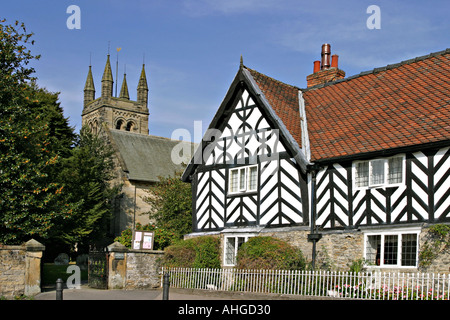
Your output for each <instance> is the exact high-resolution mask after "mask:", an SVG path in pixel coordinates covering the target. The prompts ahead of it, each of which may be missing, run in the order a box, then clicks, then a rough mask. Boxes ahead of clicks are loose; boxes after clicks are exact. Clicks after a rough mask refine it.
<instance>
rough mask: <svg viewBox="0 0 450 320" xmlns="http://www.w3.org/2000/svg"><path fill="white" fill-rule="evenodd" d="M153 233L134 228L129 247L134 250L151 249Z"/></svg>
mask: <svg viewBox="0 0 450 320" xmlns="http://www.w3.org/2000/svg"><path fill="white" fill-rule="evenodd" d="M154 235H155V234H154V232H153V231H140V230H134V231H133V240H132V242H131V247H132V248H133V249H135V250H153V242H154Z"/></svg>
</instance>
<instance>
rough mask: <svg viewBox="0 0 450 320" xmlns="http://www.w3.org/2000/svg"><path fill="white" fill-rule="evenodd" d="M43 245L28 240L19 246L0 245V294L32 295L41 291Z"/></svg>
mask: <svg viewBox="0 0 450 320" xmlns="http://www.w3.org/2000/svg"><path fill="white" fill-rule="evenodd" d="M44 250H45V246H43V245H42V244H40V243H39V242H37V241H35V240H30V241H28V242H27V243H25V244H24V245H21V246H4V245H0V296H4V297H5V298H7V299H11V298H14V297H15V296H21V295H27V296H32V295H35V294H38V293H39V292H41V258H42V253H43V251H44Z"/></svg>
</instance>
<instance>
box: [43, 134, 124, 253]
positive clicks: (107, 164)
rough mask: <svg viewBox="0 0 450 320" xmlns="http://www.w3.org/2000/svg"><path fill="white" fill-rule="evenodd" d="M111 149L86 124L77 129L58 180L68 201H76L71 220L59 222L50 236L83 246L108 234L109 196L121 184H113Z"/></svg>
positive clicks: (110, 196) (111, 197)
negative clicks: (58, 226) (71, 147)
mask: <svg viewBox="0 0 450 320" xmlns="http://www.w3.org/2000/svg"><path fill="white" fill-rule="evenodd" d="M112 155H113V150H112V148H111V146H110V145H108V144H107V143H106V141H105V140H104V139H103V138H102V136H101V135H97V134H93V133H92V132H91V131H90V130H89V129H88V128H87V127H83V128H82V129H81V131H80V136H79V141H78V142H77V144H76V145H75V147H74V148H73V149H72V150H71V156H70V157H68V158H66V159H63V160H62V170H61V172H60V174H59V178H58V179H59V182H60V183H62V184H63V185H64V189H65V195H66V197H67V201H68V202H69V203H76V210H75V211H74V212H73V214H72V216H71V218H70V219H68V220H66V221H64V222H62V224H61V226H60V228H59V230H58V232H55V233H53V235H52V237H53V238H55V239H59V240H62V241H63V242H65V243H68V244H75V243H77V244H78V245H79V246H83V245H84V246H86V245H87V244H89V243H90V242H95V241H99V240H101V239H104V238H105V237H106V236H107V235H108V231H109V220H110V218H111V212H112V201H111V200H112V199H113V198H114V197H115V196H117V195H118V193H119V190H120V186H118V185H112V183H111V180H112V179H113V174H114V162H113V159H112Z"/></svg>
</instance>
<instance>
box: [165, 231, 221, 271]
mask: <svg viewBox="0 0 450 320" xmlns="http://www.w3.org/2000/svg"><path fill="white" fill-rule="evenodd" d="M163 265H164V266H165V267H180V268H220V240H219V239H218V238H216V237H212V236H204V237H196V238H191V239H187V240H183V241H179V242H177V243H175V244H174V245H171V246H169V247H167V248H166V249H165V252H164V259H163Z"/></svg>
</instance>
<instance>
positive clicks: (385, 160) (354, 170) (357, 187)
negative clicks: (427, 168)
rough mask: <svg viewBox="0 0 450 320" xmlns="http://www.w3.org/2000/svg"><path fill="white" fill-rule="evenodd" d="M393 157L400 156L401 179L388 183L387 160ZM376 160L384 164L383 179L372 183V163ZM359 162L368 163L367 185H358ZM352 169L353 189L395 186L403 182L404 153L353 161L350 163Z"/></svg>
mask: <svg viewBox="0 0 450 320" xmlns="http://www.w3.org/2000/svg"><path fill="white" fill-rule="evenodd" d="M394 158H402V180H401V181H400V182H397V183H389V160H391V159H394ZM377 161H383V165H384V179H383V180H384V181H383V183H373V174H372V173H373V169H372V168H373V163H375V162H377ZM360 163H368V165H369V177H368V178H369V181H368V185H367V186H358V185H357V181H356V177H357V165H358V164H360ZM352 170H353V177H354V179H353V188H354V189H355V190H365V189H371V188H385V187H395V186H400V185H404V184H405V174H406V165H405V154H397V155H395V156H392V157H388V158H376V159H371V160H364V161H354V162H353V164H352Z"/></svg>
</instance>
